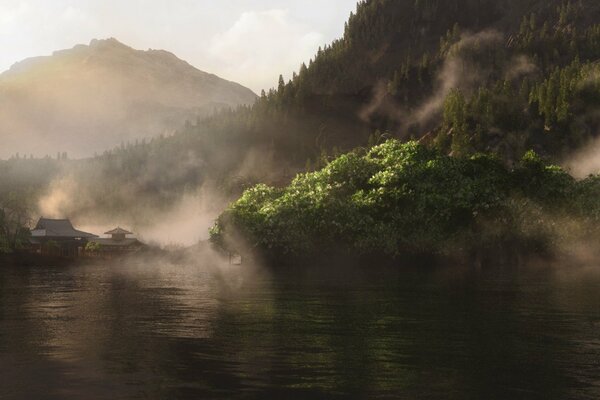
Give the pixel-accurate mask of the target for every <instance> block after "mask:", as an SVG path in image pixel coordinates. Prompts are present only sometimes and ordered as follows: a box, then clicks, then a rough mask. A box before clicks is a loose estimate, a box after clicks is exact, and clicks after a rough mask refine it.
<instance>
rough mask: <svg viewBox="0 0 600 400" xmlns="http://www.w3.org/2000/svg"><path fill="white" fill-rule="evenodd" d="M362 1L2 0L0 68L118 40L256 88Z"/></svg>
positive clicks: (291, 65)
mask: <svg viewBox="0 0 600 400" xmlns="http://www.w3.org/2000/svg"><path fill="white" fill-rule="evenodd" d="M356 1H357V0H326V1H323V0H0V49H1V51H0V71H4V70H6V69H8V68H10V66H11V65H12V64H14V63H15V62H17V61H21V60H23V59H25V58H28V57H34V56H40V55H49V54H51V53H52V52H53V51H55V50H60V49H66V48H71V47H73V46H74V45H76V44H87V43H89V42H90V41H91V40H92V39H105V38H109V37H114V38H116V39H118V40H119V41H121V42H123V43H125V44H127V45H129V46H131V47H134V48H136V49H144V50H146V49H149V48H152V49H164V50H168V51H170V52H173V53H174V54H175V55H177V56H178V57H179V58H181V59H184V60H185V61H187V62H189V63H190V64H192V65H194V66H195V67H197V68H198V69H201V70H203V71H206V72H211V73H214V74H217V75H219V76H221V77H222V78H225V79H229V80H233V81H236V82H239V83H241V84H243V85H245V86H247V87H249V88H251V89H252V90H254V91H255V92H256V93H259V92H260V90H261V89H268V88H270V87H273V86H275V85H276V83H277V79H278V77H279V74H283V75H284V77H286V79H287V78H289V77H291V74H292V72H293V71H297V70H298V67H299V66H300V64H301V63H302V62H305V61H306V62H307V61H308V60H309V59H310V58H311V57H312V56H314V54H315V53H316V51H317V49H318V47H319V46H322V45H324V44H326V43H329V42H331V41H332V40H333V39H335V38H338V37H340V36H341V35H342V33H343V30H344V22H345V21H346V20H347V19H348V16H349V14H350V12H351V11H353V10H354V9H355V8H356Z"/></svg>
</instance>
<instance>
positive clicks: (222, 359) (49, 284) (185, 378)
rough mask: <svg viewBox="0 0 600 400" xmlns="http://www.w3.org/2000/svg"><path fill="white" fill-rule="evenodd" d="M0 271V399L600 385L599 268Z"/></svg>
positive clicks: (556, 389)
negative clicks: (581, 270)
mask: <svg viewBox="0 0 600 400" xmlns="http://www.w3.org/2000/svg"><path fill="white" fill-rule="evenodd" d="M593 271H594V270H592V271H587V272H585V273H581V274H579V273H564V272H563V273H558V274H557V273H550V272H548V271H538V272H535V271H529V272H523V271H521V272H514V271H513V272H509V273H498V274H484V273H472V272H471V273H460V274H458V273H455V272H453V271H443V272H432V271H419V270H412V271H407V270H405V271H402V272H400V271H375V270H373V269H372V268H365V269H356V270H351V271H348V270H346V271H343V272H341V273H340V272H339V271H337V272H323V271H319V270H318V269H312V268H311V269H308V270H306V271H286V272H276V273H267V272H265V271H260V270H247V269H246V268H245V267H236V266H232V267H228V268H227V269H218V270H217V269H209V268H205V267H203V266H202V265H201V263H199V264H198V265H186V266H184V265H159V266H154V265H153V266H148V265H141V264H129V265H118V266H114V265H113V266H111V265H99V266H93V267H92V266H90V267H77V268H75V267H74V268H69V269H60V268H34V269H15V268H3V269H2V270H0V368H1V371H2V374H0V380H1V381H0V383H1V385H0V398H3V399H4V398H8V399H13V398H14V399H21V398H23V399H29V398H57V399H58V398H61V399H62V398H85V399H94V398H199V397H208V398H247V397H259V398H265V397H267V398H336V397H339V398H345V397H353V398H440V399H453V398H456V399H464V398H492V399H493V398H498V399H506V398H528V399H530V398H539V399H553V398H556V399H560V398H598V396H599V395H600V365H599V358H598V356H600V336H599V335H598V333H597V332H598V328H599V327H600V291H599V290H598V289H599V288H600V274H595V273H593Z"/></svg>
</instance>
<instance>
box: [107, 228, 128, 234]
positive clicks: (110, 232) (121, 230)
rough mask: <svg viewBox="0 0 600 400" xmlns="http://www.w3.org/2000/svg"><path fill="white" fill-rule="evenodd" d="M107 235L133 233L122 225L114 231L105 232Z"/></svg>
mask: <svg viewBox="0 0 600 400" xmlns="http://www.w3.org/2000/svg"><path fill="white" fill-rule="evenodd" d="M104 234H105V235H133V233H131V232H129V231H126V230H125V229H123V228H121V227H117V228H115V229H113V230H112V231H108V232H104Z"/></svg>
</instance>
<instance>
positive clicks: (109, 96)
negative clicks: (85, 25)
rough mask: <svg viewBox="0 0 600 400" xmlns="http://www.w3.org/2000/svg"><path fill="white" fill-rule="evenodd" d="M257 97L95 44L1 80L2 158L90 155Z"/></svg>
mask: <svg viewBox="0 0 600 400" xmlns="http://www.w3.org/2000/svg"><path fill="white" fill-rule="evenodd" d="M255 99H256V95H255V94H254V93H253V92H252V91H251V90H250V89H248V88H245V87H243V86H242V85H240V84H237V83H234V82H230V81H227V80H224V79H221V78H219V77H218V76H216V75H213V74H209V73H206V72H203V71H200V70H198V69H196V68H194V67H193V66H191V65H190V64H188V63H187V62H185V61H182V60H180V59H179V58H177V57H176V56H175V55H173V54H172V53H169V52H167V51H164V50H147V51H140V50H134V49H132V48H131V47H128V46H126V45H125V44H122V43H120V42H119V41H117V40H116V39H107V40H93V41H92V42H91V43H90V44H89V45H77V46H75V47H74V48H72V49H69V50H62V51H56V52H54V53H53V55H51V56H47V57H36V58H30V59H27V60H24V61H22V62H19V63H16V64H15V65H13V66H12V68H10V69H9V70H8V71H6V72H4V73H3V74H1V75H0V141H1V142H2V146H1V147H0V158H7V157H11V156H13V155H15V154H16V153H20V156H21V157H23V156H27V157H28V156H30V155H33V156H35V157H40V156H42V157H43V156H45V155H50V156H53V157H54V156H56V154H57V153H59V152H60V153H63V152H66V153H67V154H68V156H69V157H73V158H77V157H86V156H91V155H93V154H94V153H95V152H102V151H104V150H107V149H110V148H113V147H115V146H119V145H121V143H126V142H135V141H136V140H143V139H150V138H152V137H155V136H157V135H160V134H165V135H168V134H171V133H172V132H174V131H175V130H176V129H178V128H179V127H181V126H182V124H183V123H185V121H186V120H189V121H195V120H196V119H197V118H198V117H202V116H205V115H207V114H209V113H212V112H214V111H215V110H218V109H222V108H225V107H236V106H239V105H245V104H251V103H253V102H254V100H255Z"/></svg>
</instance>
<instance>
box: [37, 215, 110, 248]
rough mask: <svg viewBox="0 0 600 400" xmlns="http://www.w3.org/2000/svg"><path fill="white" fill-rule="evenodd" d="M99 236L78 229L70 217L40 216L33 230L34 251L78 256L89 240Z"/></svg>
mask: <svg viewBox="0 0 600 400" xmlns="http://www.w3.org/2000/svg"><path fill="white" fill-rule="evenodd" d="M97 237H98V236H96V235H94V234H92V233H88V232H83V231H80V230H77V229H75V228H74V227H73V224H72V223H71V221H69V220H68V219H49V218H43V217H42V218H40V219H39V221H38V222H37V224H36V226H35V228H34V229H33V230H32V231H31V238H30V246H31V249H32V251H33V252H35V253H38V254H42V255H50V256H61V257H77V256H79V255H80V254H82V252H83V250H84V248H85V246H86V245H87V243H88V241H89V240H91V239H94V238H97Z"/></svg>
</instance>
